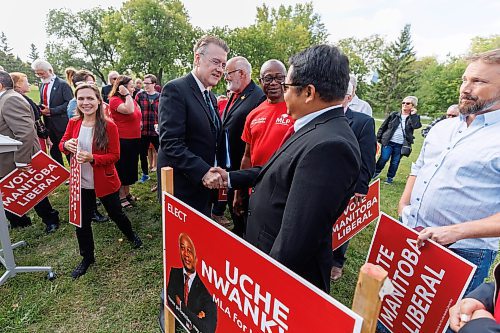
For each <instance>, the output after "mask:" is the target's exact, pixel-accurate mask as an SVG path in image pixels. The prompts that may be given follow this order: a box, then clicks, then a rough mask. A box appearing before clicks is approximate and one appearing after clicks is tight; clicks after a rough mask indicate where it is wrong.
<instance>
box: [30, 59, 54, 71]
mask: <svg viewBox="0 0 500 333" xmlns="http://www.w3.org/2000/svg"><path fill="white" fill-rule="evenodd" d="M31 68H32V69H33V70H34V71H36V70H41V71H47V72H48V71H50V72H54V69H53V68H52V65H51V64H49V62H48V61H46V60H43V59H36V60H35V61H33V63H32V64H31Z"/></svg>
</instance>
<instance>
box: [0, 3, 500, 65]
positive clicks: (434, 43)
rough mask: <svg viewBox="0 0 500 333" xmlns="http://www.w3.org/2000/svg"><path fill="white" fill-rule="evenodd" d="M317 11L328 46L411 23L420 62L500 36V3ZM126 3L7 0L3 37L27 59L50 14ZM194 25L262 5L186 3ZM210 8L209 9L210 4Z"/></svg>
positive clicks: (219, 22) (240, 22) (247, 13)
mask: <svg viewBox="0 0 500 333" xmlns="http://www.w3.org/2000/svg"><path fill="white" fill-rule="evenodd" d="M302 2H303V1H295V0H266V1H265V3H266V4H267V5H268V6H270V7H277V6H279V5H280V4H284V5H294V4H296V3H302ZM312 2H313V6H314V11H315V12H316V13H318V14H319V15H320V16H321V20H322V22H323V23H324V24H325V26H326V28H327V30H328V33H329V41H330V42H333V43H334V42H335V41H337V40H339V39H342V38H347V37H356V38H363V37H368V36H370V35H372V34H380V35H382V36H385V37H386V38H387V40H389V41H392V40H394V39H396V38H397V37H398V36H399V33H400V32H401V30H402V29H403V27H404V25H405V24H406V23H409V24H411V25H412V30H411V32H412V40H413V45H414V50H415V51H416V52H417V57H424V56H437V57H438V58H439V59H440V60H444V59H445V58H446V56H447V55H448V54H450V55H461V54H464V53H465V52H466V51H467V49H468V47H469V45H470V40H471V38H472V37H475V36H482V37H488V36H491V35H494V34H500V19H498V13H500V1H491V0H476V1H474V3H473V2H472V1H467V2H465V1H460V0H458V1H457V0H399V1H391V0H347V1H346V0H344V1H338V0H312ZM122 3H123V1H122V0H85V1H81V0H65V1H62V0H43V1H39V0H31V1H27V2H24V3H23V4H24V5H25V6H27V7H28V9H25V7H24V6H20V4H19V3H18V2H17V1H12V0H3V1H2V3H1V4H0V9H1V11H2V19H1V20H0V32H4V33H5V34H6V36H7V38H8V42H9V45H10V46H11V47H12V48H13V51H12V52H13V53H14V54H16V55H19V56H20V57H21V58H22V59H23V60H27V57H28V54H29V51H30V47H29V46H30V44H31V43H34V44H35V45H36V46H37V48H38V50H39V51H42V52H43V50H44V49H45V44H46V43H47V41H48V37H47V35H46V33H45V27H46V18H47V13H48V11H49V9H53V8H68V9H70V10H72V11H78V10H82V9H87V8H92V7H97V6H100V7H103V8H106V7H115V8H120V7H121V4H122ZM183 3H184V6H185V7H186V9H187V11H188V13H189V16H190V18H191V23H192V24H193V25H195V26H198V27H201V28H203V29H208V28H210V27H212V26H225V25H227V26H228V27H230V28H235V27H243V26H248V25H250V24H252V23H254V20H255V15H256V7H257V6H261V5H262V4H263V3H264V1H262V0H241V1H237V0H211V1H209V2H205V1H200V0H184V1H183ZM207 4H209V5H207Z"/></svg>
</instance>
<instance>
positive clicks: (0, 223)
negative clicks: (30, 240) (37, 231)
mask: <svg viewBox="0 0 500 333" xmlns="http://www.w3.org/2000/svg"><path fill="white" fill-rule="evenodd" d="M20 145H22V143H21V142H19V141H17V140H14V139H11V138H9V137H7V136H4V135H0V154H2V153H8V152H11V151H16V150H17V148H18V146H20ZM0 156H1V155H0ZM0 244H1V246H2V247H1V248H0V263H2V265H4V266H5V269H6V272H5V273H4V274H3V275H2V277H0V286H1V285H2V284H4V283H5V282H6V281H7V279H9V278H11V277H14V276H16V274H17V273H26V272H48V275H47V278H48V279H49V280H53V279H54V278H55V274H54V272H53V271H52V267H48V266H17V265H16V261H15V259H14V251H13V250H14V249H15V248H17V247H19V246H24V245H26V242H24V241H21V242H17V243H15V244H12V243H11V241H10V234H9V224H8V222H7V217H6V216H5V210H4V207H3V201H2V194H1V193H0Z"/></svg>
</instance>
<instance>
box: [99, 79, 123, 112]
mask: <svg viewBox="0 0 500 333" xmlns="http://www.w3.org/2000/svg"><path fill="white" fill-rule="evenodd" d="M118 76H120V73H118V72H117V71H111V72H109V74H108V84H107V85H105V86H103V87H102V88H101V95H102V100H103V101H104V102H105V103H107V104H109V93H110V92H111V89H113V84H115V81H116V79H117V78H118Z"/></svg>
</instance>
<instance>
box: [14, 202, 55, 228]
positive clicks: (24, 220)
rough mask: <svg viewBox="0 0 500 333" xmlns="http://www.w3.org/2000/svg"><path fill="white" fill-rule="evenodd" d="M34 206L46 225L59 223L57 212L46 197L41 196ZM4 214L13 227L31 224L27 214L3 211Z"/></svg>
mask: <svg viewBox="0 0 500 333" xmlns="http://www.w3.org/2000/svg"><path fill="white" fill-rule="evenodd" d="M34 208H35V212H36V214H37V215H38V216H40V218H41V219H42V222H43V223H45V224H46V225H51V224H59V212H58V211H57V210H55V209H53V208H52V205H51V204H50V201H49V198H48V197H45V198H43V199H42V201H40V202H39V203H37V204H36V205H35V207H34ZM5 215H6V216H7V219H8V220H9V222H10V225H11V227H13V228H16V227H26V226H28V225H30V224H31V219H30V218H29V217H28V216H27V215H23V216H17V215H15V214H12V213H11V212H9V211H5Z"/></svg>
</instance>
